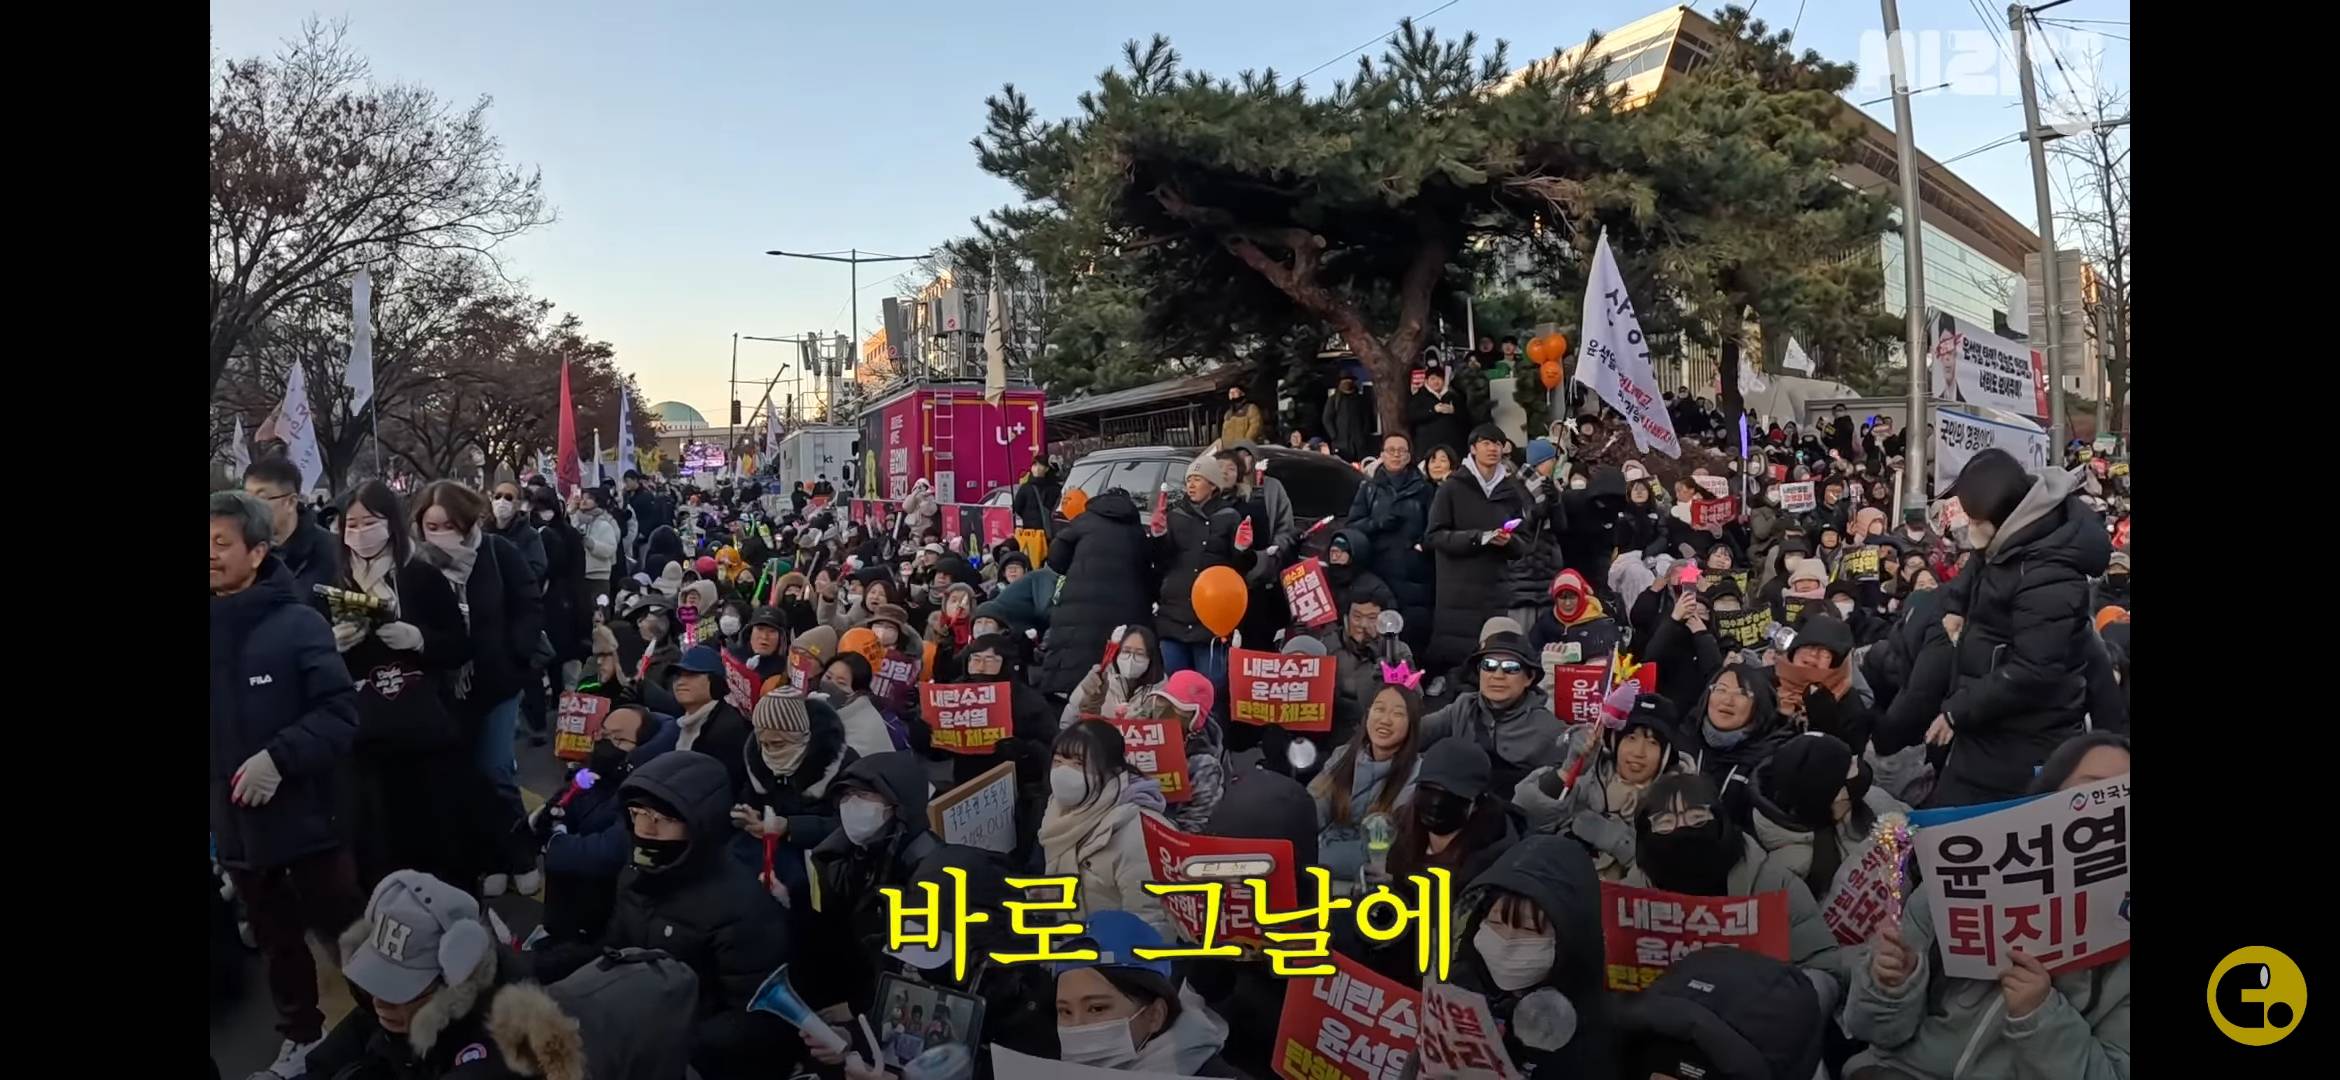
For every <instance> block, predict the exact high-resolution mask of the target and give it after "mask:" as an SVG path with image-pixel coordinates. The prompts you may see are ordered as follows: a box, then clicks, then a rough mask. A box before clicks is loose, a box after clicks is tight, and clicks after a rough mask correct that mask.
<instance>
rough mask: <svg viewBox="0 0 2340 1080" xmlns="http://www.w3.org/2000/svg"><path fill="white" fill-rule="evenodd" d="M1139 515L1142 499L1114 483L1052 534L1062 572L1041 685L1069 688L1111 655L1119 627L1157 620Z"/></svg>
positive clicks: (1057, 690)
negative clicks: (1108, 647)
mask: <svg viewBox="0 0 2340 1080" xmlns="http://www.w3.org/2000/svg"><path fill="white" fill-rule="evenodd" d="M1140 519H1141V515H1140V514H1139V513H1138V507H1137V503H1136V501H1134V500H1132V499H1131V498H1130V497H1129V493H1128V492H1126V491H1122V490H1120V489H1118V488H1115V489H1111V490H1107V491H1105V492H1102V493H1100V494H1099V495H1097V497H1095V498H1093V499H1090V500H1089V506H1088V509H1086V510H1083V511H1081V515H1080V516H1079V517H1076V518H1074V519H1072V521H1071V522H1070V523H1068V524H1066V525H1065V526H1064V528H1062V529H1059V530H1057V533H1056V535H1055V537H1053V538H1051V539H1050V540H1049V542H1048V569H1050V570H1053V571H1055V572H1056V573H1058V574H1060V575H1063V576H1062V578H1061V579H1060V584H1059V585H1058V587H1057V590H1056V593H1055V596H1054V602H1055V607H1054V609H1053V610H1051V611H1050V612H1049V615H1048V637H1047V642H1048V651H1047V656H1046V657H1044V658H1043V659H1042V660H1041V662H1040V688H1041V689H1043V690H1046V691H1048V692H1049V693H1051V694H1064V693H1069V692H1070V691H1071V690H1072V688H1073V687H1075V686H1078V685H1080V681H1081V677H1082V676H1083V675H1086V674H1088V672H1089V670H1090V669H1092V668H1094V667H1096V666H1097V661H1098V659H1099V658H1101V657H1103V656H1104V655H1105V639H1106V637H1107V636H1108V635H1110V634H1112V632H1113V628H1114V627H1116V626H1130V625H1137V624H1141V623H1143V624H1147V625H1152V623H1153V604H1154V579H1153V574H1152V567H1151V565H1150V561H1151V558H1152V553H1151V549H1150V545H1149V543H1148V540H1147V537H1146V530H1145V526H1144V525H1143V524H1142V523H1141V520H1140ZM1188 587H1189V588H1192V583H1191V582H1189V583H1188Z"/></svg>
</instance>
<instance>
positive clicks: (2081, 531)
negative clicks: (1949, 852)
mask: <svg viewBox="0 0 2340 1080" xmlns="http://www.w3.org/2000/svg"><path fill="white" fill-rule="evenodd" d="M2087 471H2088V470H2087V469H2086V468H2080V469H2074V470H2072V471H2070V472H2061V471H2050V472H2048V473H2046V474H2044V475H2042V476H2041V477H2039V479H2038V480H2037V481H2036V482H2034V483H2033V484H2032V487H2031V491H2030V492H2029V493H2028V494H2026V495H2025V496H2024V497H2023V501H2022V502H2021V503H2019V504H2017V506H2016V508H2015V511H2014V513H2012V514H2009V515H2008V517H2007V520H2006V521H2005V522H2004V523H2002V524H2001V525H2000V527H1999V531H1998V533H1997V534H1996V535H1995V536H1994V537H1992V539H1991V543H1990V546H1989V547H1988V548H1986V549H1984V551H1983V552H1982V554H1981V556H1980V557H1979V558H1977V559H1975V560H1974V562H1973V563H1972V564H1970V565H1969V566H1968V568H1967V571H1966V572H1965V573H1964V574H1961V575H1959V576H1958V577H1956V578H1954V579H1952V580H1951V581H1949V582H1947V583H1945V584H1944V585H1943V587H1942V594H1943V595H1942V609H1943V612H1944V613H1945V614H1955V615H1962V616H1964V617H1965V619H1966V625H1965V627H1964V629H1963V630H1962V631H1961V633H1960V635H1959V638H1958V641H1957V642H1956V643H1955V644H1954V645H1953V646H1952V648H1953V649H1954V650H1955V653H1956V657H1957V677H1956V679H1955V680H1954V682H1953V683H1952V688H1951V690H1950V696H1949V697H1948V698H1947V699H1945V700H1944V701H1943V702H1942V712H1943V713H1944V714H1946V715H1947V716H1949V718H1950V723H1951V724H1952V726H1953V727H1954V728H1955V729H1956V735H1955V737H1954V738H1953V739H1952V740H1951V743H1950V760H1949V762H1948V763H1947V764H1946V765H1944V766H1943V769H1942V776H1941V779H1940V781H1939V782H1937V783H1936V784H1935V786H1934V792H1933V795H1932V796H1931V797H1930V798H1929V799H1928V800H1927V805H1929V806H1967V805H1972V804H1976V803H1986V802H1994V801H1997V800H2000V799H2008V798H2013V797H2015V796H2017V795H2021V794H2023V793H2024V791H2025V790H2027V789H2028V788H2029V786H2030V784H2031V778H2032V769H2033V768H2034V767H2036V766H2038V765H2039V764H2040V763H2041V762H2043V761H2045V760H2047V756H2048V754H2049V753H2050V752H2052V751H2054V750H2055V748H2056V745H2057V744H2058V743H2061V742H2063V741H2064V740H2065V739H2067V738H2069V737H2071V736H2073V735H2076V734H2079V733H2080V731H2081V730H2082V721H2083V718H2084V717H2085V716H2086V715H2087V713H2088V704H2089V694H2088V668H2089V658H2090V652H2089V650H2088V648H2087V637H2088V635H2089V633H2090V626H2091V624H2090V621H2089V614H2088V593H2089V579H2091V578H2094V577H2096V576H2097V575H2099V574H2102V573H2104V569H2105V566H2106V565H2107V564H2108V563H2109V562H2110V561H2111V558H2112V542H2111V541H2110V540H2109V539H2107V538H2106V537H2105V532H2104V528H2103V526H2102V525H2101V524H2098V523H2097V521H2096V518H2095V516H2094V515H2093V514H2091V513H2090V512H2089V511H2088V508H2087V507H2085V506H2083V505H2081V503H2080V500H2079V498H2078V496H2077V495H2075V494H2074V492H2075V491H2076V490H2077V489H2078V487H2079V485H2080V477H2081V475H2082V474H2084V473H2086V472H2087Z"/></svg>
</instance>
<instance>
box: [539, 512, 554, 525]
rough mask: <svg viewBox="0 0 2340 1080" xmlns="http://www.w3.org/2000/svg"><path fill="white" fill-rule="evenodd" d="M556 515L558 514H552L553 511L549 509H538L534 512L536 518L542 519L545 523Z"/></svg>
mask: <svg viewBox="0 0 2340 1080" xmlns="http://www.w3.org/2000/svg"><path fill="white" fill-rule="evenodd" d="M557 516H559V515H556V514H554V513H553V512H552V511H550V510H539V511H537V512H536V520H538V521H542V522H547V523H549V522H551V521H552V519H553V518H555V517H557Z"/></svg>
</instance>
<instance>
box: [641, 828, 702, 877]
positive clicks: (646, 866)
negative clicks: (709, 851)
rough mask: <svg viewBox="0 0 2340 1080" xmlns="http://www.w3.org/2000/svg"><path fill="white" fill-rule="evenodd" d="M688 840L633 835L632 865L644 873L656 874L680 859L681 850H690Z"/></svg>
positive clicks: (681, 855)
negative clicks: (658, 838)
mask: <svg viewBox="0 0 2340 1080" xmlns="http://www.w3.org/2000/svg"><path fill="white" fill-rule="evenodd" d="M690 847H691V842H690V841H689V840H652V839H650V838H649V837H646V836H640V835H637V836H635V837H634V865H635V866H636V867H637V868H639V869H640V870H641V871H642V872H643V873H645V874H656V873H659V872H661V871H664V870H667V869H670V868H672V867H673V866H674V864H675V863H677V862H680V861H682V857H683V852H685V851H688V850H690Z"/></svg>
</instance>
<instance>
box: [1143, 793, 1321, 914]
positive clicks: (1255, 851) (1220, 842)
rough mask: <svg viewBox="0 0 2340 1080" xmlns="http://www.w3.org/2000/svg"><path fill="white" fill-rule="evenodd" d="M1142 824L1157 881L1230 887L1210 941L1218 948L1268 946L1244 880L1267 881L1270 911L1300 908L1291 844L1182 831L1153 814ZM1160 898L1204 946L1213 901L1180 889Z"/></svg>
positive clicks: (1224, 892) (1224, 891) (1221, 894)
mask: <svg viewBox="0 0 2340 1080" xmlns="http://www.w3.org/2000/svg"><path fill="white" fill-rule="evenodd" d="M1138 821H1139V822H1140V823H1142V824H1143V825H1144V827H1145V830H1146V863H1147V865H1149V866H1150V867H1152V868H1153V871H1154V876H1153V878H1152V880H1154V881H1158V882H1165V883H1171V882H1177V883H1192V882H1205V881H1216V882H1223V883H1225V885H1226V888H1224V889H1221V890H1219V926H1218V930H1217V931H1216V934H1215V936H1214V937H1213V938H1212V939H1211V942H1210V943H1211V944H1212V945H1213V946H1218V945H1227V944H1235V945H1261V946H1264V945H1265V944H1266V943H1267V939H1266V938H1265V937H1264V936H1262V933H1263V932H1262V931H1261V929H1260V926H1259V923H1258V921H1257V920H1255V919H1253V918H1252V917H1251V913H1252V911H1253V909H1254V905H1253V903H1252V896H1251V890H1250V889H1248V888H1245V887H1244V885H1243V879H1244V878H1252V877H1256V878H1262V879H1265V880H1266V881H1267V886H1268V895H1267V902H1268V910H1270V911H1291V910H1292V909H1293V908H1295V907H1297V906H1299V905H1298V901H1296V900H1295V899H1294V897H1295V896H1296V895H1297V890H1296V889H1295V888H1294V887H1293V885H1292V882H1293V880H1294V877H1295V874H1296V873H1297V872H1296V871H1295V870H1294V869H1293V866H1292V842H1291V841H1290V840H1258V839H1251V838H1248V837H1240V836H1198V835H1196V834H1194V833H1189V832H1181V831H1179V830H1178V828H1177V827H1175V826H1173V825H1171V824H1170V823H1169V822H1166V821H1164V820H1162V819H1161V818H1160V817H1157V816H1155V815H1153V814H1150V813H1148V814H1140V815H1138ZM1159 899H1160V900H1161V902H1162V908H1163V910H1165V911H1168V912H1169V913H1170V917H1171V919H1173V920H1175V921H1176V922H1177V923H1178V927H1179V930H1180V931H1181V932H1182V933H1183V935H1184V937H1185V939H1186V940H1187V941H1190V942H1195V943H1197V944H1200V943H1201V942H1202V940H1203V924H1204V921H1205V919H1206V918H1207V917H1208V916H1207V912H1208V909H1209V904H1210V900H1209V898H1208V897H1206V896H1204V895H1202V894H1201V893H1199V892H1186V891H1181V892H1174V893H1171V894H1169V895H1167V896H1163V897H1160V898H1159ZM1139 902H1142V901H1139Z"/></svg>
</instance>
